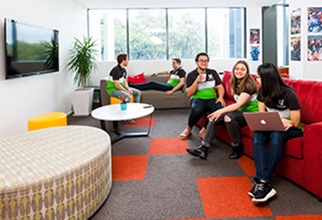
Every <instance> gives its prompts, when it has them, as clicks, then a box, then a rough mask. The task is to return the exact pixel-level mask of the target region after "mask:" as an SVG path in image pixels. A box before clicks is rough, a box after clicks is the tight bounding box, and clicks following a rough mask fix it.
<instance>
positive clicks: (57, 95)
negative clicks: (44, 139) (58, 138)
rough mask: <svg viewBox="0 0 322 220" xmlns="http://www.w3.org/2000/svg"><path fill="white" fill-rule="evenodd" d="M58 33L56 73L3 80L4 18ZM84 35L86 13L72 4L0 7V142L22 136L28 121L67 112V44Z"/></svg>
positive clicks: (29, 1) (38, 0) (36, 0)
mask: <svg viewBox="0 0 322 220" xmlns="http://www.w3.org/2000/svg"><path fill="white" fill-rule="evenodd" d="M6 17H7V18H12V19H15V20H17V21H20V22H23V23H28V24H33V25H36V26H41V27H46V28H54V29H57V30H59V44H60V48H59V55H60V58H59V62H60V71H59V72H56V73H49V74H44V75H38V76H31V77H25V78H19V79H11V80H5V67H4V63H5V58H4V44H3V42H4V29H3V27H4V25H3V22H4V18H6ZM83 34H86V10H85V8H84V7H83V6H81V5H80V4H79V3H77V2H75V1H74V0H55V1H52V0H25V1H20V0H11V1H6V3H5V4H2V5H1V7H0V42H1V43H0V51H1V52H0V138H1V137H6V136H8V135H12V134H17V133H22V132H26V131H27V130H28V126H27V123H28V118H30V117H32V116H34V115H38V114H42V113H47V112H52V111H63V112H69V111H70V110H71V100H70V93H71V91H72V90H73V89H74V85H73V81H72V78H73V76H72V74H71V73H70V74H67V73H66V70H65V69H64V66H65V64H66V59H67V53H68V49H69V46H70V42H71V41H72V40H73V38H74V36H75V37H81V36H82V35H83Z"/></svg>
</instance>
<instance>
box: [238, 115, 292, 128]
mask: <svg viewBox="0 0 322 220" xmlns="http://www.w3.org/2000/svg"><path fill="white" fill-rule="evenodd" d="M243 115H244V117H245V119H246V122H247V124H248V127H249V129H250V130H253V131H285V130H287V129H285V127H284V125H283V123H282V120H281V118H280V116H279V115H278V113H277V112H243Z"/></svg>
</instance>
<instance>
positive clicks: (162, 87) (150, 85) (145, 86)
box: [130, 81, 173, 92]
mask: <svg viewBox="0 0 322 220" xmlns="http://www.w3.org/2000/svg"><path fill="white" fill-rule="evenodd" d="M130 86H131V87H133V88H136V89H139V90H149V89H153V90H158V91H164V92H165V91H169V90H171V89H173V87H172V86H170V85H169V84H168V83H161V82H157V81H149V82H146V83H140V84H130Z"/></svg>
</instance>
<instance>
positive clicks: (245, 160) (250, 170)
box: [237, 156, 256, 176]
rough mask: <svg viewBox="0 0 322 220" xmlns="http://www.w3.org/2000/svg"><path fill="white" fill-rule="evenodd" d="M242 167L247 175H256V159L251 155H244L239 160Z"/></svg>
mask: <svg viewBox="0 0 322 220" xmlns="http://www.w3.org/2000/svg"><path fill="white" fill-rule="evenodd" d="M237 162H238V163H239V165H240V167H241V168H242V169H243V170H244V172H245V174H246V175H247V176H256V168H255V162H254V160H252V159H250V158H249V157H246V156H243V157H241V158H240V159H238V160H237Z"/></svg>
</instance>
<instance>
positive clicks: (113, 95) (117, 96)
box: [109, 87, 141, 103]
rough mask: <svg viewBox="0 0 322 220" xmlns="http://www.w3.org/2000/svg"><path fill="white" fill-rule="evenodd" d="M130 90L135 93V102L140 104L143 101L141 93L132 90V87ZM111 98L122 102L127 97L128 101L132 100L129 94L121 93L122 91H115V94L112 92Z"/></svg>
mask: <svg viewBox="0 0 322 220" xmlns="http://www.w3.org/2000/svg"><path fill="white" fill-rule="evenodd" d="M130 89H131V91H132V92H133V98H134V102H136V103H139V102H140V100H141V91H140V90H138V89H135V88H131V87H130ZM109 96H112V97H116V98H118V99H121V100H122V97H125V98H126V100H129V101H130V98H131V95H130V94H129V93H127V92H124V91H121V90H114V91H113V92H111V93H110V94H109ZM129 101H128V102H129Z"/></svg>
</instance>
